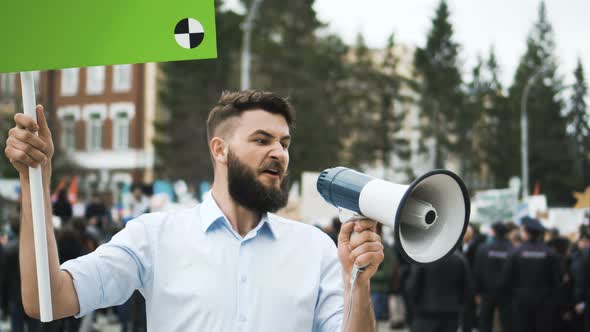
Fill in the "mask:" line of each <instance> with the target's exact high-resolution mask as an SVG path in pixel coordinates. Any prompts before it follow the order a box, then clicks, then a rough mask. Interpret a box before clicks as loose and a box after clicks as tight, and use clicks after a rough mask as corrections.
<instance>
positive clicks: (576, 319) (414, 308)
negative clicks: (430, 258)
mask: <svg viewBox="0 0 590 332" xmlns="http://www.w3.org/2000/svg"><path fill="white" fill-rule="evenodd" d="M339 227H340V221H339V220H338V218H335V219H334V221H333V223H332V225H331V226H330V227H328V228H326V229H324V230H325V231H326V232H327V233H328V234H329V235H330V236H331V237H332V238H333V239H335V237H334V235H336V234H338V231H339ZM385 230H386V229H385ZM378 231H379V232H381V231H382V230H381V229H379V230H378ZM386 231H391V230H386ZM589 247H590V229H589V228H588V226H587V225H581V226H580V228H579V231H578V233H577V234H574V235H571V234H570V235H569V237H566V236H562V235H560V234H559V232H558V231H557V230H556V229H545V227H543V225H542V223H541V222H540V221H539V220H537V219H534V218H530V217H525V218H522V220H520V222H519V225H517V224H515V223H514V222H510V221H506V222H503V221H498V222H496V223H494V224H493V225H491V227H489V229H488V230H486V232H480V227H479V225H478V224H474V223H472V224H469V225H468V227H467V229H466V231H465V234H464V236H463V238H462V239H461V241H460V243H458V244H457V248H456V250H455V251H454V252H453V253H452V254H451V255H450V256H448V257H446V258H444V259H443V260H441V261H438V262H436V263H433V264H426V265H414V264H409V263H407V261H406V260H405V259H404V257H403V255H402V253H401V252H400V251H399V250H398V248H397V247H396V246H395V245H391V246H390V245H386V246H385V253H386V255H385V259H384V260H383V263H382V264H381V266H380V268H379V270H378V272H377V274H376V275H375V276H374V278H373V279H372V280H371V291H372V293H373V294H372V300H373V305H374V307H375V318H376V320H377V321H381V322H382V324H383V322H388V325H389V328H390V329H391V330H396V329H404V328H405V329H407V330H409V331H411V332H435V331H437V332H438V331H441V332H443V331H445V332H446V331H449V332H457V331H464V332H466V331H480V332H491V331H503V332H506V331H511V332H529V331H530V332H535V331H547V332H555V331H560V332H568V331H572V332H578V331H590V324H589V322H590V319H589V317H590V315H589V310H588V306H589V305H590V302H589V301H590V255H589V249H588V248H589Z"/></svg>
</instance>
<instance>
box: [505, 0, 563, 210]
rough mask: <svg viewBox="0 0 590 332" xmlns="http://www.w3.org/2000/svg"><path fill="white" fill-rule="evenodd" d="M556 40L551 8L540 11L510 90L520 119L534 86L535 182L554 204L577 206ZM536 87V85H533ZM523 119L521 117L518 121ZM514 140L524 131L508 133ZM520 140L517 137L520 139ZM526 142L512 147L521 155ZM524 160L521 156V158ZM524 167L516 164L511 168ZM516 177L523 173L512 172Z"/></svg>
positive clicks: (542, 7)
mask: <svg viewBox="0 0 590 332" xmlns="http://www.w3.org/2000/svg"><path fill="white" fill-rule="evenodd" d="M554 51H555V41H554V37H553V28H552V26H551V23H549V21H548V20H547V14H546V10H545V4H544V3H543V2H542V3H541V5H540V7H539V16H538V18H537V21H536V22H535V24H534V27H533V29H532V31H531V33H530V35H529V37H528V40H527V49H526V52H525V54H524V55H523V56H522V58H521V60H520V63H519V65H518V68H517V70H516V75H515V78H514V83H513V84H512V86H511V87H510V89H509V98H510V106H511V109H512V111H513V112H514V115H515V116H514V118H517V117H518V116H520V112H521V101H522V95H523V92H524V88H525V86H526V85H527V84H530V90H529V91H530V92H529V95H528V98H527V101H526V102H527V113H528V127H529V130H528V137H529V144H528V145H529V174H530V176H529V179H530V180H529V181H530V182H529V183H530V187H529V190H530V189H532V187H533V186H534V185H535V184H536V183H539V184H540V185H541V188H542V192H543V193H544V194H546V195H547V198H548V201H549V204H551V205H554V204H569V203H571V200H572V199H571V192H572V189H574V187H573V178H572V172H571V168H572V165H573V160H572V156H571V153H570V151H568V147H569V146H570V145H569V144H568V142H569V141H568V137H567V134H566V119H565V117H564V116H563V110H564V103H563V100H562V99H561V97H560V91H561V89H562V82H561V78H560V77H559V76H558V75H557V74H556V70H557V64H556V61H555V56H554V55H553V54H554ZM528 82H530V83H528ZM517 115H518V116H517ZM507 130H510V131H511V132H510V133H509V135H511V136H512V137H515V136H516V137H520V127H519V126H518V125H517V124H515V126H514V127H512V128H507ZM515 133H516V134H517V135H514V134H515ZM519 143H520V139H516V140H514V141H513V144H512V145H510V146H507V147H506V148H508V149H513V150H516V151H519V150H520V149H519V147H520V144H519ZM518 156H519V157H520V154H519V155H518ZM514 165H518V166H520V162H518V163H517V162H515V161H513V162H511V163H510V164H509V165H507V166H511V167H514ZM511 171H512V172H513V174H520V171H519V170H517V169H515V168H512V169H511Z"/></svg>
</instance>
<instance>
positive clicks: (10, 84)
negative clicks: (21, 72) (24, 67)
mask: <svg viewBox="0 0 590 332" xmlns="http://www.w3.org/2000/svg"><path fill="white" fill-rule="evenodd" d="M0 83H2V96H4V97H12V96H14V89H15V86H16V74H15V73H8V74H3V75H2V80H1V81H0Z"/></svg>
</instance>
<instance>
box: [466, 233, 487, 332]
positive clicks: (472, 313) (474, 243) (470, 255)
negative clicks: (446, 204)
mask: <svg viewBox="0 0 590 332" xmlns="http://www.w3.org/2000/svg"><path fill="white" fill-rule="evenodd" d="M485 242H486V237H485V236H484V235H483V234H481V233H480V232H479V225H478V224H474V223H469V225H468V226H467V230H466V231H465V235H464V236H463V255H464V256H465V258H466V259H467V264H468V265H469V269H470V271H473V266H474V264H475V255H476V253H477V250H478V249H479V247H480V246H481V245H483V244H484V243H485ZM465 301H466V302H465V306H464V309H465V312H464V313H463V330H464V332H471V330H472V329H473V328H474V327H475V326H476V325H477V304H476V303H475V296H471V297H468V298H466V299H465Z"/></svg>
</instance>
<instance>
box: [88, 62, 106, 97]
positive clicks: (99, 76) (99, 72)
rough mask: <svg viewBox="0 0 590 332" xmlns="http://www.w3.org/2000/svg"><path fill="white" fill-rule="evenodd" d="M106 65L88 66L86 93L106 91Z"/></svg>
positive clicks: (94, 93) (92, 93) (98, 93)
mask: <svg viewBox="0 0 590 332" xmlns="http://www.w3.org/2000/svg"><path fill="white" fill-rule="evenodd" d="M105 72H106V70H105V67H104V66H96V67H88V68H86V94H88V95H101V94H103V93H104V80H105V76H106V75H105Z"/></svg>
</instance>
